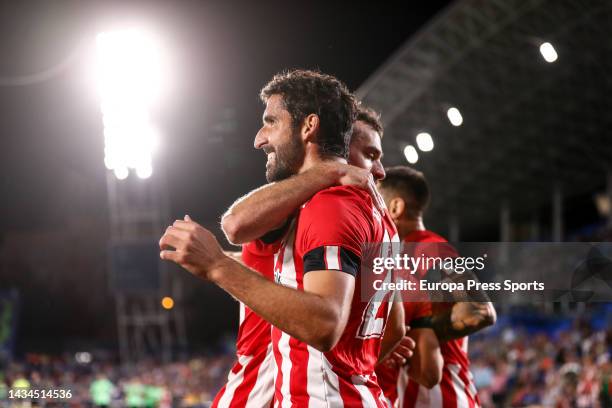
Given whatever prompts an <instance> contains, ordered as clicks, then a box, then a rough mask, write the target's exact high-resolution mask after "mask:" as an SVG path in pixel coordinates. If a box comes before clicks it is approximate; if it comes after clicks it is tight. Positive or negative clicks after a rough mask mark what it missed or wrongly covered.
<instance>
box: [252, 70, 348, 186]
mask: <svg viewBox="0 0 612 408" xmlns="http://www.w3.org/2000/svg"><path fill="white" fill-rule="evenodd" d="M260 97H261V99H262V101H263V102H264V103H265V104H266V110H265V112H264V115H263V125H262V127H261V129H260V130H259V132H258V133H257V136H256V137H255V148H258V149H263V150H264V152H265V153H266V154H267V155H268V163H267V165H266V178H267V179H268V181H276V180H282V179H284V178H287V177H289V176H291V175H293V174H295V173H297V172H298V171H299V169H300V167H301V166H302V164H303V161H304V157H305V153H306V146H307V145H308V144H313V145H315V146H316V147H317V153H318V155H319V156H320V157H321V158H328V157H340V158H344V159H346V158H347V156H348V145H349V142H350V137H351V132H352V128H353V122H354V120H355V116H356V104H355V99H354V97H353V95H352V94H351V93H350V92H349V91H348V89H347V88H346V86H345V85H344V84H343V83H342V82H340V81H339V80H338V79H336V78H334V77H333V76H330V75H325V74H322V73H319V72H314V71H306V70H293V71H287V72H283V73H280V74H277V75H275V76H274V78H272V80H271V81H270V82H269V83H268V84H267V85H266V86H265V87H264V88H263V89H262V90H261V93H260Z"/></svg>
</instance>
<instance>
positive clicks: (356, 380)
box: [351, 375, 377, 408]
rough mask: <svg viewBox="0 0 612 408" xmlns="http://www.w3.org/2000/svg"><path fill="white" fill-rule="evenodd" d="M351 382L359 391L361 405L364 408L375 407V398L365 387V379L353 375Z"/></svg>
mask: <svg viewBox="0 0 612 408" xmlns="http://www.w3.org/2000/svg"><path fill="white" fill-rule="evenodd" d="M351 381H352V382H353V386H355V388H356V389H357V391H359V395H360V396H361V403H362V405H363V406H364V407H365V408H370V407H376V406H377V404H376V397H375V396H374V394H372V391H371V390H370V388H369V387H368V386H367V385H365V384H366V383H367V378H365V379H364V378H363V377H362V376H360V375H354V376H352V377H351Z"/></svg>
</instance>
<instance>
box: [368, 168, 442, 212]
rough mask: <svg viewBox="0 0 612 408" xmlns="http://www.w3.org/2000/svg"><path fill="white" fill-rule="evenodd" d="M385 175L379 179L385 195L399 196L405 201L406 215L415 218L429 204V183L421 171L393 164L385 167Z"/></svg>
mask: <svg viewBox="0 0 612 408" xmlns="http://www.w3.org/2000/svg"><path fill="white" fill-rule="evenodd" d="M385 173H386V176H385V178H384V179H383V180H381V181H379V187H380V190H381V193H382V194H383V196H385V197H389V198H392V197H390V196H391V195H394V196H399V197H401V198H403V199H404V201H406V204H407V205H406V215H407V216H408V217H409V218H416V217H418V216H419V215H420V214H421V213H423V212H424V211H425V209H426V208H427V206H428V205H429V198H430V193H429V185H428V184H427V180H426V179H425V176H424V175H423V173H421V172H420V171H418V170H415V169H413V168H411V167H408V166H394V167H388V168H386V169H385Z"/></svg>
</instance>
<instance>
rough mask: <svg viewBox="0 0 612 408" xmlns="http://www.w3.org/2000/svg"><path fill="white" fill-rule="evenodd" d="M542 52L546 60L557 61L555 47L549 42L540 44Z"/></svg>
mask: <svg viewBox="0 0 612 408" xmlns="http://www.w3.org/2000/svg"><path fill="white" fill-rule="evenodd" d="M540 54H542V57H543V58H544V60H545V61H546V62H555V61H556V60H557V58H558V55H557V51H556V50H555V47H553V45H552V44H551V43H549V42H545V43H542V44H541V45H540Z"/></svg>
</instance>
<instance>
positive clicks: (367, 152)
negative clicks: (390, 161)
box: [348, 105, 385, 180]
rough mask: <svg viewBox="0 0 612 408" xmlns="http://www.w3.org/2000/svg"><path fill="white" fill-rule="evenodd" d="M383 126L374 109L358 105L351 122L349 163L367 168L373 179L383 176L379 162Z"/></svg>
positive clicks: (381, 153) (383, 170)
mask: <svg viewBox="0 0 612 408" xmlns="http://www.w3.org/2000/svg"><path fill="white" fill-rule="evenodd" d="M382 136H383V126H382V123H381V121H380V115H379V114H378V113H376V112H375V111H374V110H372V109H369V108H366V107H363V106H361V105H360V106H359V107H358V108H357V118H356V120H355V123H354V124H353V134H352V136H351V145H350V150H349V159H348V161H349V164H352V165H353V166H357V167H361V168H362V169H366V170H369V171H370V172H371V173H372V176H374V179H375V180H382V179H384V178H385V169H384V167H383V165H382V163H381V159H382V156H383V152H382V145H381V139H382Z"/></svg>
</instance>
